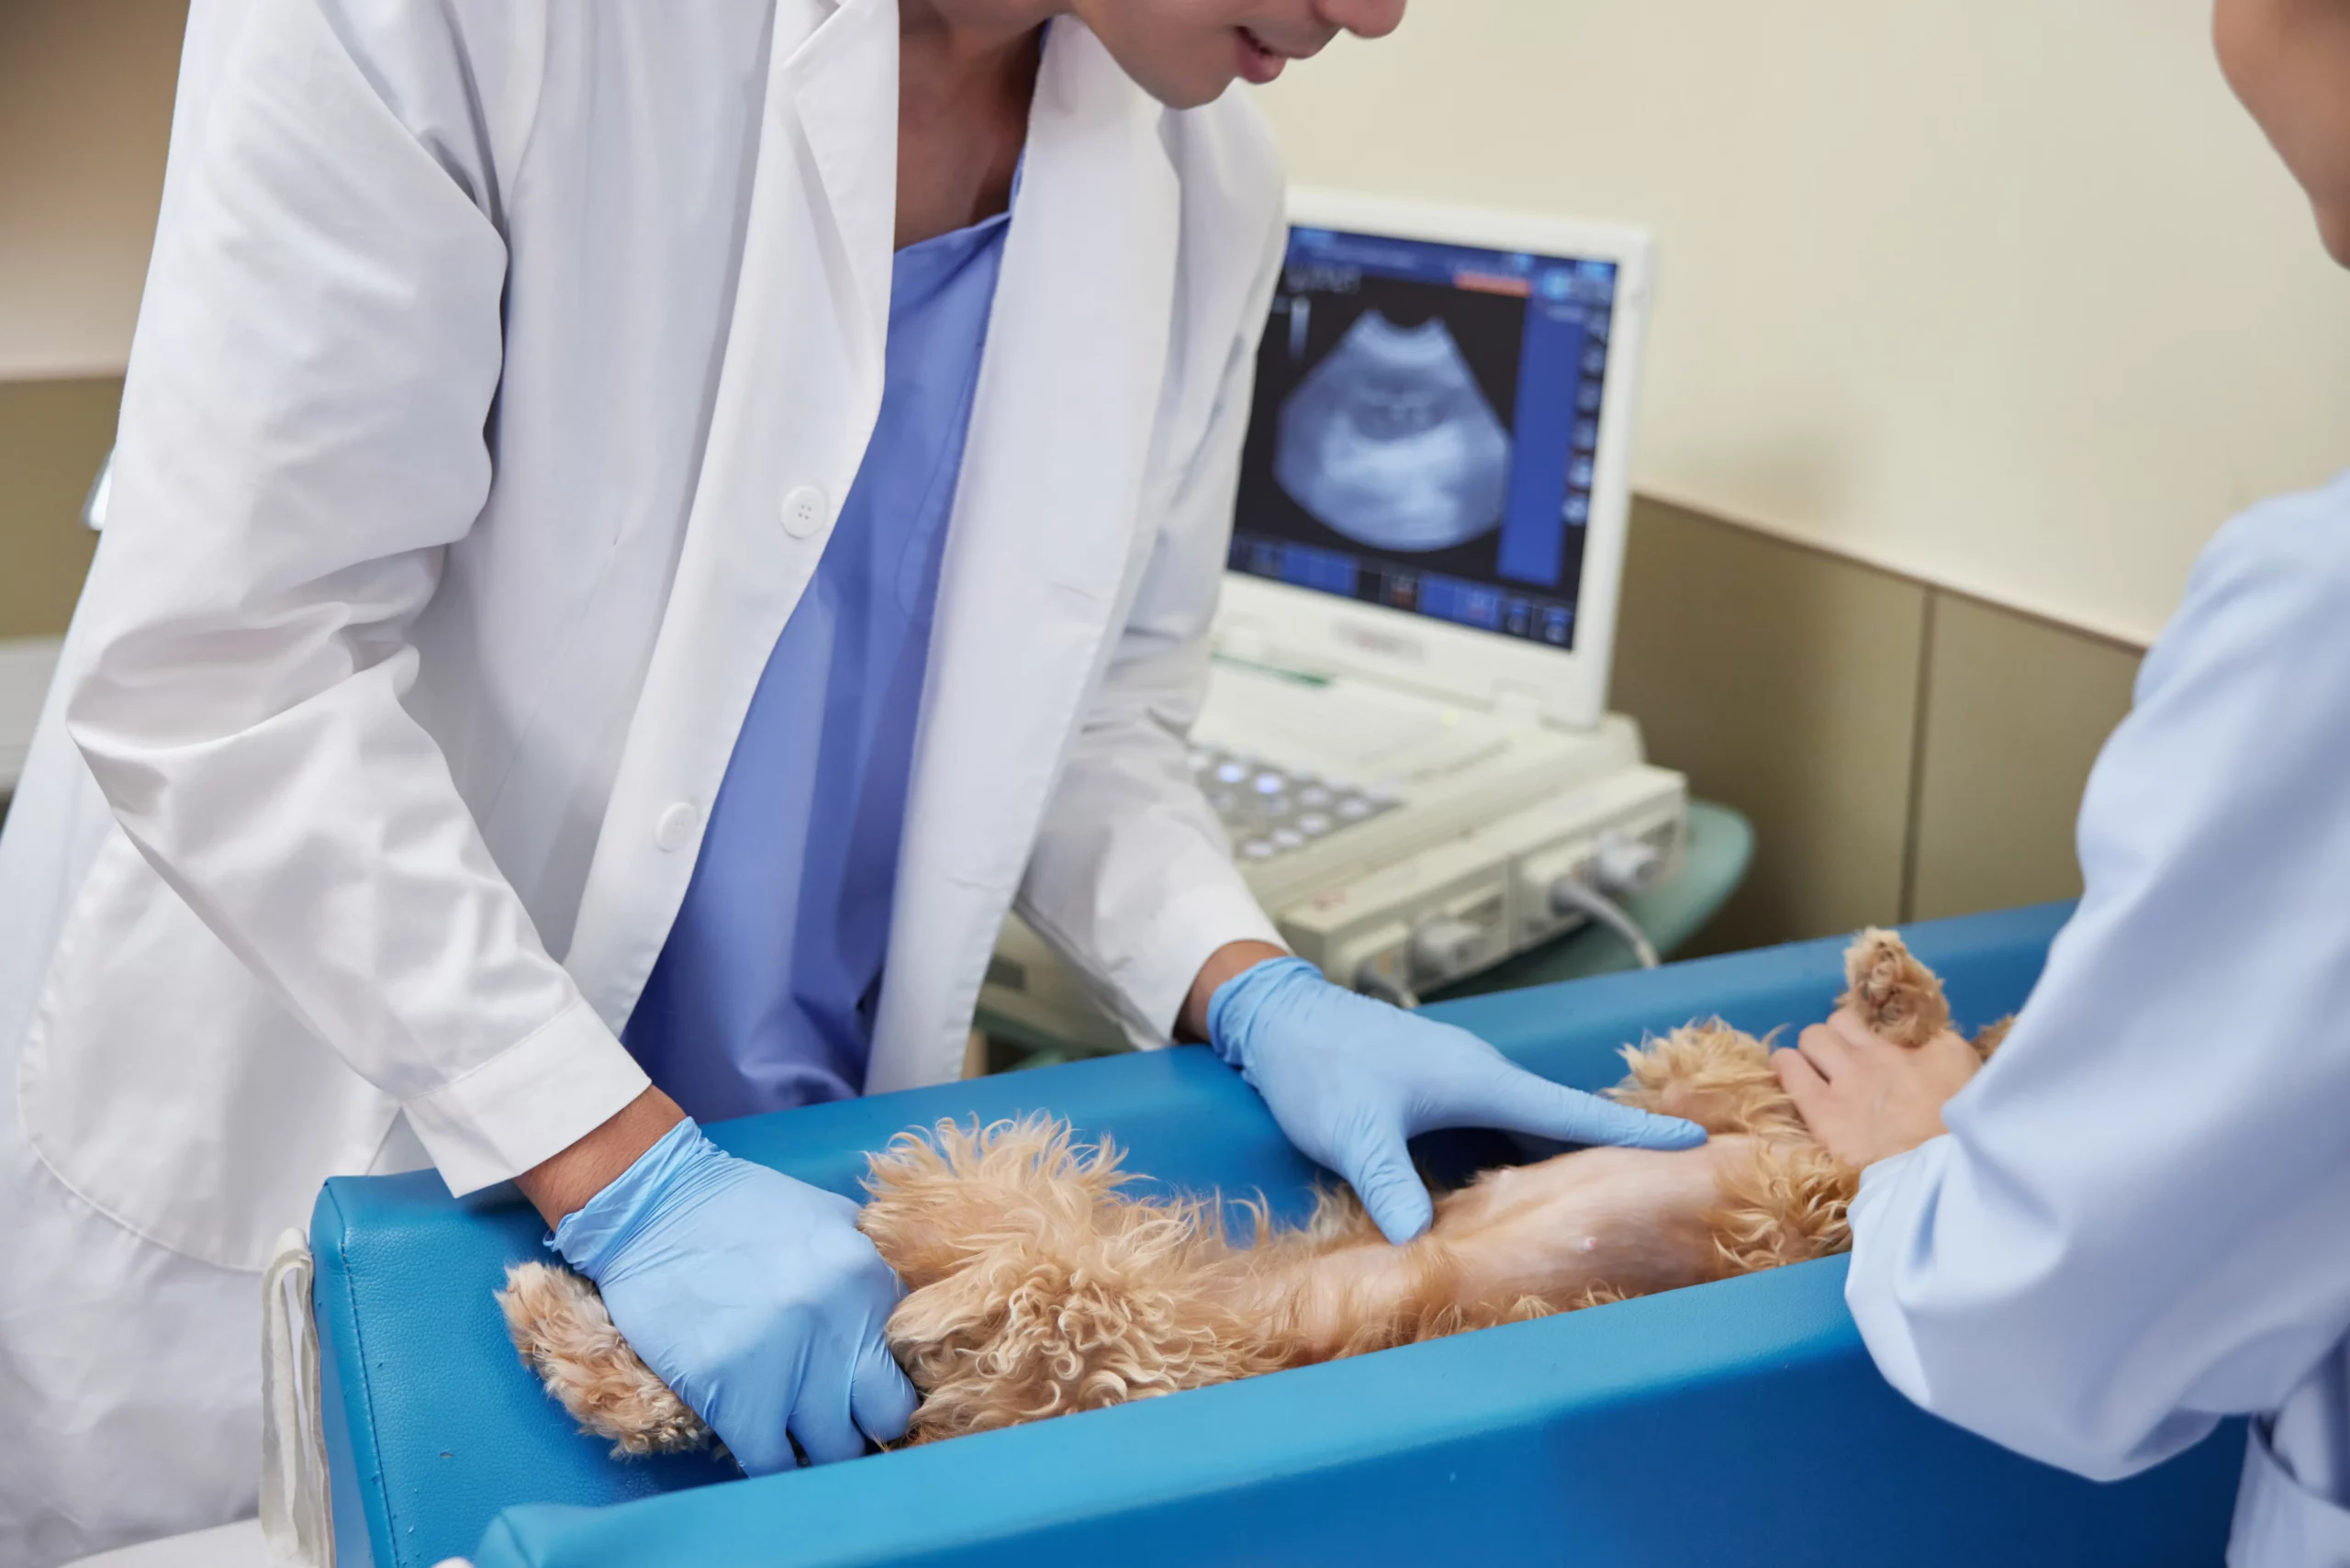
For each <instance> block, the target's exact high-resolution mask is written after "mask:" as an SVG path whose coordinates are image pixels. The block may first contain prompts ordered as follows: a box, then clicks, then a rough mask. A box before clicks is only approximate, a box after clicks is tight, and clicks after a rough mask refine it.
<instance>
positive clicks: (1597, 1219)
mask: <svg viewBox="0 0 2350 1568" xmlns="http://www.w3.org/2000/svg"><path fill="white" fill-rule="evenodd" d="M1846 976H1847V981H1848V984H1849V987H1850V989H1849V990H1848V991H1847V992H1846V994H1845V996H1844V998H1843V1002H1845V1003H1846V1004H1849V1005H1851V1006H1853V1007H1855V1008H1856V1009H1858V1011H1859V1012H1860V1014H1861V1015H1862V1017H1863V1020H1864V1021H1865V1022H1867V1023H1868V1025H1870V1026H1871V1027H1872V1028H1873V1029H1874V1030H1875V1031H1876V1032H1877V1033H1879V1034H1881V1035H1884V1036H1886V1037H1888V1038H1890V1039H1892V1040H1894V1041H1895V1042H1897V1043H1898V1044H1901V1045H1905V1046H1909V1047H1916V1046H1919V1045H1922V1044H1923V1043H1924V1042H1925V1041H1927V1040H1929V1039H1930V1038H1932V1037H1934V1036H1936V1035H1937V1034H1939V1033H1941V1032H1942V1030H1945V1029H1947V1028H1948V1027H1949V1026H1950V1009H1949V1006H1948V1004H1947V1003H1946V1002H1945V1001H1944V999H1943V996H1942V986H1941V983H1940V982H1939V981H1938V980H1936V979H1935V978H1934V976H1933V975H1932V973H1931V972H1930V971H1929V970H1928V969H1926V968H1925V967H1924V966H1923V965H1921V964H1919V962H1918V961H1917V960H1916V959H1915V958H1911V957H1910V956H1909V954H1908V950H1907V949H1906V948H1905V947H1903V946H1902V945H1901V942H1900V939H1899V938H1898V937H1896V936H1894V935H1890V934H1888V933H1886V932H1879V931H1869V932H1864V933H1863V934H1862V935H1861V937H1860V938H1859V940H1858V941H1856V942H1855V943H1854V944H1853V946H1852V949H1851V951H1850V952H1849V953H1848V954H1847V955H1846ZM2004 1033H2005V1026H2004V1025H1993V1027H1992V1028H1990V1029H1988V1030H1986V1031H1985V1032H1984V1034H1983V1035H1982V1036H1979V1037H1978V1038H1977V1040H1976V1042H1975V1044H1976V1048H1977V1049H1978V1050H1980V1051H1981V1052H1982V1053H1983V1054H1984V1055H1986V1056H1988V1055H1989V1053H1990V1051H1991V1049H1992V1048H1993V1047H1996V1046H1997V1042H1998V1039H1999V1038H2000V1037H2001V1036H2003V1035H2004ZM1624 1056H1625V1059H1626V1061H1627V1063H1628V1065H1629V1067H1630V1069H1631V1072H1630V1076H1629V1077H1628V1078H1627V1079H1626V1080H1625V1081H1624V1082H1623V1083H1622V1084H1620V1085H1619V1086H1617V1088H1616V1089H1615V1090H1613V1091H1611V1092H1612V1093H1613V1094H1614V1096H1615V1098H1617V1100H1620V1101H1622V1102H1623V1103H1626V1104H1630V1105H1637V1106H1639V1107H1641V1108H1643V1109H1645V1110H1651V1111H1657V1112H1661V1113H1663V1114H1668V1115H1676V1116H1685V1117H1687V1118H1688V1119H1690V1120H1692V1121H1695V1122H1697V1123H1699V1124H1700V1125H1702V1126H1705V1127H1706V1129H1707V1131H1708V1132H1709V1133H1711V1134H1713V1135H1714V1136H1713V1137H1712V1139H1711V1140H1710V1141H1709V1142H1708V1143H1707V1145H1705V1146H1704V1147H1703V1148H1696V1149H1691V1150H1686V1151H1684V1152H1678V1153H1661V1152H1654V1151H1650V1150H1641V1149H1624V1148H1591V1149H1581V1150H1576V1151H1574V1152H1572V1153H1568V1154H1562V1155H1560V1156H1558V1157H1557V1158H1555V1159H1548V1160H1544V1161H1542V1162H1541V1163H1540V1164H1537V1165H1531V1166H1525V1167H1520V1168H1514V1169H1505V1170H1494V1171H1489V1172H1487V1173H1486V1174H1485V1175H1483V1176H1481V1177H1479V1178H1478V1179H1477V1180H1476V1181H1475V1182H1472V1183H1471V1184H1470V1185H1469V1186H1467V1187H1465V1188H1462V1189H1461V1190H1460V1191H1459V1192H1455V1193H1448V1194H1446V1195H1444V1196H1443V1197H1441V1198H1439V1199H1438V1202H1437V1208H1436V1223H1435V1226H1433V1227H1432V1228H1431V1229H1430V1230H1429V1232H1428V1233H1427V1235H1425V1236H1423V1237H1421V1238H1419V1239H1418V1240H1416V1241H1414V1242H1412V1243H1410V1244H1409V1245H1407V1246H1404V1247H1391V1246H1389V1245H1387V1243H1386V1242H1385V1241H1384V1240H1383V1239H1382V1238H1381V1237H1380V1235H1379V1232H1378V1230H1377V1229H1376V1228H1375V1227H1374V1226H1372V1225H1371V1222H1370V1220H1369V1218H1368V1217H1367V1216H1366V1215H1364V1214H1363V1212H1362V1209H1361V1206H1360V1204H1357V1203H1356V1202H1355V1200H1354V1198H1353V1196H1352V1195H1351V1194H1349V1193H1326V1194H1325V1196H1324V1198H1323V1200H1322V1202H1321V1204H1320V1205H1319V1206H1318V1208H1317V1209H1316V1211H1315V1215H1314V1217H1313V1219H1312V1220H1311V1221H1310V1222H1309V1223H1308V1224H1307V1225H1306V1226H1304V1228H1302V1229H1284V1228H1281V1227H1280V1226H1275V1225H1273V1224H1271V1223H1270V1221H1269V1220H1268V1218H1267V1217H1266V1215H1265V1213H1264V1211H1263V1210H1262V1209H1261V1208H1257V1209H1256V1210H1255V1211H1254V1214H1255V1218H1254V1221H1253V1224H1252V1225H1251V1226H1250V1227H1249V1228H1250V1230H1251V1234H1250V1235H1248V1237H1247V1238H1245V1244H1236V1242H1235V1240H1234V1238H1232V1237H1230V1236H1229V1235H1227V1233H1226V1229H1225V1222H1224V1211H1223V1206H1222V1205H1221V1204H1219V1203H1218V1202H1216V1201H1214V1200H1213V1199H1196V1198H1181V1199H1158V1198H1154V1199H1137V1198H1134V1197H1130V1196H1127V1195H1126V1194H1125V1193H1123V1192H1122V1191H1121V1187H1122V1186H1123V1184H1124V1183H1125V1182H1126V1181H1127V1180H1128V1178H1127V1176H1126V1175H1125V1172H1124V1171H1123V1170H1120V1168H1119V1158H1120V1157H1119V1153H1118V1151H1117V1150H1116V1149H1115V1148H1113V1146H1112V1145H1111V1143H1110V1141H1109V1140H1108V1139H1106V1138H1105V1139H1103V1140H1102V1142H1101V1143H1100V1144H1099V1145H1097V1146H1080V1145H1078V1144H1076V1143H1074V1142H1073V1141H1072V1139H1071V1137H1070V1134H1069V1128H1068V1126H1066V1125H1064V1124H1061V1123H1058V1122H1056V1121H1052V1120H1049V1119H1046V1118H1043V1117H1035V1118H1031V1119H1028V1120H1025V1121H1021V1122H1004V1123H999V1124H997V1125H995V1126H990V1127H984V1128H981V1127H964V1126H956V1125H954V1124H952V1123H945V1124H942V1125H940V1126H937V1127H935V1128H934V1129H932V1130H931V1131H930V1132H929V1133H928V1134H926V1135H918V1134H912V1133H909V1134H901V1135H900V1137H898V1138H896V1139H895V1140H894V1141H893V1142H892V1143H891V1144H890V1148H888V1149H887V1150H886V1151H885V1152H883V1153H881V1154H879V1155H878V1156H876V1157H874V1159H873V1162H872V1173H871V1175H870V1176H869V1177H868V1179H867V1183H866V1186H867V1191H868V1193H869V1194H870V1201H869V1202H868V1203H867V1205H866V1207H865V1210H864V1213H863V1215H862V1216H861V1218H860V1220H859V1222H858V1223H859V1224H860V1226H862V1227H863V1229H864V1231H865V1233H866V1235H867V1237H869V1238H871V1239H872V1241H873V1244H874V1246H875V1247H876V1248H877V1249H878V1250H879V1251H880V1254H881V1256H882V1258H883V1259H884V1260H886V1261H887V1262H888V1263H889V1264H890V1267H891V1268H892V1269H894V1270H895V1271H897V1273H898V1275H899V1276H900V1278H901V1279H902V1280H903V1281H904V1282H905V1284H906V1292H907V1294H906V1296H905V1299H904V1300H903V1301H902V1302H901V1303H900V1304H899V1305H898V1308H897V1310H896V1311H895V1312H894V1313H893V1314H892V1315H891V1316H890V1322H889V1328H888V1334H889V1340H890V1349H891V1350H893V1351H894V1352H895V1353H896V1355H897V1357H898V1360H899V1361H900V1362H901V1364H902V1365H903V1366H904V1368H905V1370H906V1373H907V1375H908V1376H909V1377H910V1378H912V1381H913V1383H914V1386H915V1387H916V1388H918V1389H920V1390H921V1391H922V1394H923V1402H922V1406H921V1407H920V1409H919V1410H918V1412H917V1413H916V1415H915V1417H914V1424H913V1428H912V1431H911V1432H910V1433H909V1434H908V1439H909V1440H910V1441H913V1442H925V1441H930V1440H932V1439H938V1438H948V1437H957V1436H960V1435H961V1434H963V1433H967V1432H978V1431H985V1430H988V1429H990V1428H998V1427H1008V1426H1014V1425H1017V1424H1019V1423H1021V1422H1024V1421H1035V1420H1041V1419H1043V1418H1045V1417H1049V1416H1058V1415H1065V1414H1067V1413H1068V1412H1069V1411H1072V1410H1091V1409H1098V1408H1101V1407H1102V1406H1110V1405H1119V1404H1123V1403H1125V1402H1126V1401H1127V1400H1132V1399H1143V1398H1147V1397H1149V1396H1151V1395H1153V1394H1172V1393H1175V1392H1177V1391H1178V1390H1181V1389H1187V1388H1201V1387H1204V1386H1206V1385H1208V1384H1211V1383H1225V1382H1229V1381H1231V1380H1232V1379H1234V1378H1241V1377H1251V1376H1254V1375H1256V1374H1257V1373H1259V1372H1275V1371H1278V1370H1280V1369H1281V1368H1284V1367H1293V1366H1301V1365H1304V1364H1306V1363H1309V1362H1314V1361H1330V1360H1334V1359H1336V1358H1337V1357H1341V1356H1352V1355H1359V1354H1360V1353H1362V1352H1364V1351H1366V1350H1381V1349H1384V1348H1386V1347H1389V1346H1393V1345H1402V1344H1408V1343H1411V1342H1413V1341H1415V1340H1419V1339H1428V1338H1437V1337H1438V1336H1441V1335H1446V1334H1457V1333H1460V1332H1461V1331H1463V1330H1465V1329H1471V1328H1482V1327H1489V1326H1492V1325H1494V1324H1499V1323H1508V1322H1515V1321H1518V1320H1521V1319H1525V1318H1529V1317H1539V1316H1545V1315H1547V1314H1550V1313H1555V1312H1566V1311H1572V1310H1573V1309H1575V1308H1577V1307H1582V1306H1589V1305H1596V1304H1598V1303H1601V1302H1606V1301H1615V1300H1620V1299H1623V1298H1625V1297H1628V1296H1635V1295H1644V1294H1651V1293H1652V1292H1656V1291H1662V1290H1671V1289H1673V1288H1675V1287H1677V1286H1681V1285H1690V1284H1697V1283H1700V1282H1705V1281H1707V1280H1713V1279H1719V1278H1723V1277H1726V1276H1729V1275H1731V1274H1740V1273H1747V1272H1751V1271H1754V1270H1758V1269H1767V1268H1772V1267H1775V1266H1776V1265H1778V1264H1781V1263H1789V1262H1796V1261H1798V1260H1803V1259H1807V1258H1818V1257H1823V1256H1826V1255H1827V1254H1829V1253H1831V1252H1837V1251H1841V1250H1842V1249H1846V1248H1848V1247H1850V1246H1851V1244H1852V1233H1851V1230H1850V1228H1849V1226H1847V1224H1846V1219H1845V1214H1846V1210H1847V1209H1848V1207H1849V1206H1850V1204H1851V1203H1852V1197H1853V1194H1854V1193H1855V1192H1856V1191H1857V1190H1858V1187H1859V1180H1860V1178H1859V1173H1858V1172H1857V1171H1855V1170H1852V1169H1851V1168H1850V1167H1847V1166H1845V1165H1842V1164H1841V1163H1839V1162H1838V1161H1837V1160H1836V1159H1834V1158H1833V1157H1832V1156H1830V1154H1829V1153H1828V1151H1827V1150H1826V1149H1824V1148H1821V1147H1820V1145H1819V1144H1818V1141H1817V1140H1815V1139H1814V1138H1813V1137H1811V1136H1810V1134H1809V1133H1808V1132H1807V1130H1806V1128H1805V1127H1804V1125H1803V1121H1802V1118H1801V1117H1799V1116H1798V1115H1797V1114H1796V1108H1795V1104H1794V1103H1793V1102H1792V1101H1791V1100H1790V1099H1789V1098H1788V1097H1787V1095H1786V1092H1785V1090H1783V1089H1782V1088H1781V1087H1780V1084H1779V1080H1778V1075H1777V1074H1776V1073H1775V1072H1774V1070H1772V1067H1771V1063H1770V1058H1769V1048H1768V1047H1767V1046H1766V1045H1765V1043H1764V1042H1762V1041H1760V1040H1757V1039H1755V1038H1754V1037H1753V1036H1750V1035H1744V1034H1740V1033H1739V1032H1738V1031H1736V1030H1734V1029H1731V1028H1730V1027H1729V1026H1728V1025H1725V1024H1723V1023H1721V1022H1720V1021H1718V1020H1715V1021H1712V1022H1708V1023H1700V1024H1693V1025H1689V1026H1688V1027H1686V1028H1683V1029H1678V1030H1675V1031H1674V1032H1673V1034H1671V1035H1669V1036H1666V1037H1665V1038H1663V1039H1662V1040H1655V1041H1651V1042H1650V1043H1648V1044H1646V1045H1643V1046H1640V1047H1628V1048H1627V1049H1626V1051H1625V1053H1624ZM498 1299H499V1302H500V1305H502V1306H503V1308H504V1310H505V1314H506V1322H507V1326H508V1328H509V1331H510V1332H511V1333H512V1335H513V1337H514V1343H515V1345H516V1347H517V1348H518V1349H519V1350H520V1351H521V1353H522V1357H523V1359H524V1361H527V1362H528V1363H529V1364H530V1366H531V1367H532V1369H533V1370H534V1371H536V1372H538V1373H539V1375H540V1376H541V1377H542V1378H543V1380H544V1382H545V1383H546V1386H547V1390H548V1392H549V1393H550V1394H553V1395H554V1398H555V1399H556V1400H557V1401H559V1402H560V1403H561V1404H562V1405H563V1406H564V1408H565V1409H566V1410H568V1411H569V1412H570V1413H571V1415H572V1416H573V1417H574V1418H576V1420H577V1421H578V1422H579V1424H580V1426H581V1428H583V1429H584V1430H586V1431H588V1432H590V1433H593V1434H595V1435H597V1436H599V1437H603V1438H607V1439H610V1440H611V1441H612V1442H613V1444H614V1445H615V1451H616V1452H620V1453H628V1454H643V1453H654V1452H661V1451H668V1450H678V1449H688V1448H694V1447H699V1446H702V1445H705V1444H707V1443H709V1442H710V1441H711V1434H710V1432H709V1429H708V1428H705V1427H704V1426H703V1425H702V1424H701V1422H700V1421H699V1419H698V1418H697V1417H695V1416H694V1414H693V1413H692V1412H691V1411H690V1410H688V1408H687V1407H686V1406H685V1404H684V1403H683V1402H682V1401H680V1400H679V1399H678V1398H677V1396H676V1395H675V1394H672V1393H671V1392H670V1391H669V1390H668V1389H667V1388H666V1387H665V1386H664V1385H663V1384H662V1383H661V1382H660V1380H659V1379H658V1378H657V1377H655V1375H654V1373H653V1372H652V1371H651V1370H650V1369H648V1368H647V1367H646V1366H645V1365H644V1363H643V1361H640V1360H638V1359H637V1357H636V1355H635V1353H634V1352H633V1351H632V1350H630V1349H629V1348H628V1346H627V1345H626V1343H625V1342H623V1341H622V1339H621V1337H620V1334H619V1332H618V1331H617V1330H616V1329H615V1328H614V1327H613V1326H612V1322H611V1319H610V1316H607V1315H606V1313H605V1311H604V1308H603V1303H602V1301H601V1300H600V1299H599V1297H598V1296H597V1294H596V1293H595V1288H594V1287H593V1286H592V1285H590V1284H588V1282H586V1281H584V1280H581V1279H579V1278H578V1277H577V1276H576V1275H572V1274H569V1273H566V1272H565V1271H561V1270H557V1269H553V1268H549V1267H547V1266H545V1265H543V1264H538V1263H523V1264H518V1265H516V1266H515V1267H514V1268H512V1269H511V1270H509V1271H508V1275H507V1288H506V1289H505V1290H504V1291H502V1292H500V1293H499V1297H498Z"/></svg>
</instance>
